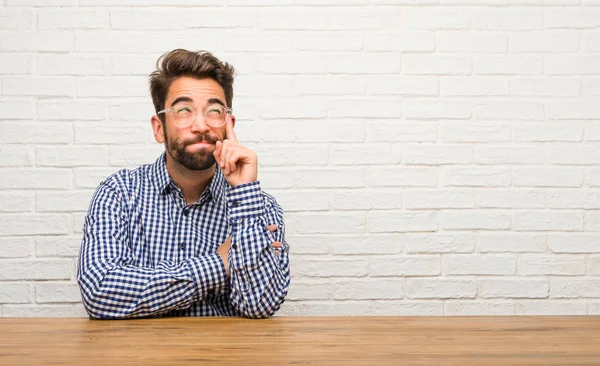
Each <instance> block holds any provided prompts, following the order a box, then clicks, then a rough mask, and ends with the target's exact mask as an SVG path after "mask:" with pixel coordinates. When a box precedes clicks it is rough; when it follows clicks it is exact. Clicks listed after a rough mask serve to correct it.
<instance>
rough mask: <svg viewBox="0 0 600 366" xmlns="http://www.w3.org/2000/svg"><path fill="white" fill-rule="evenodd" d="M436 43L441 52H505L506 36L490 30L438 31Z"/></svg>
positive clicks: (506, 45)
mask: <svg viewBox="0 0 600 366" xmlns="http://www.w3.org/2000/svg"><path fill="white" fill-rule="evenodd" d="M436 45H437V50H439V51H441V52H481V53H496V52H506V50H507V48H508V37H507V36H506V35H505V34H501V33H491V32H473V31H439V32H437V33H436Z"/></svg>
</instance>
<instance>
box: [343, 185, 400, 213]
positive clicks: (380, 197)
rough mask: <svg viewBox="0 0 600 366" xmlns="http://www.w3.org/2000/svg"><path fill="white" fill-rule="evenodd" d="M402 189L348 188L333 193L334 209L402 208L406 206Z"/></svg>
mask: <svg viewBox="0 0 600 366" xmlns="http://www.w3.org/2000/svg"><path fill="white" fill-rule="evenodd" d="M403 196H404V195H403V191H402V190H401V189H381V188H377V189H367V190H357V189H347V190H343V191H342V190H336V191H333V192H332V194H331V208H332V209H333V210H372V209H375V210H377V209H380V210H381V209H401V208H403V207H404V199H403Z"/></svg>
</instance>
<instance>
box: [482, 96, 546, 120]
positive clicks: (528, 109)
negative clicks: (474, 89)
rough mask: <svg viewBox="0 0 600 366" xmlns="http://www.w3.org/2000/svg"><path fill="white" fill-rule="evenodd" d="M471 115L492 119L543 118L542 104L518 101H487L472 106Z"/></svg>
mask: <svg viewBox="0 0 600 366" xmlns="http://www.w3.org/2000/svg"><path fill="white" fill-rule="evenodd" d="M473 117H475V118H477V119H492V120H497V119H513V120H542V119H544V104H542V103H536V102H520V101H519V102H515V101H509V102H505V101H497V102H496V101H488V102H486V103H483V104H477V105H474V106H473Z"/></svg>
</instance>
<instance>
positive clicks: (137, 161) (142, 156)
mask: <svg viewBox="0 0 600 366" xmlns="http://www.w3.org/2000/svg"><path fill="white" fill-rule="evenodd" d="M164 149H165V148H164V146H163V145H159V144H156V145H154V146H151V147H143V146H140V147H139V148H129V147H111V148H110V149H109V156H108V162H109V164H110V165H111V166H113V167H124V168H127V167H137V166H139V165H142V164H152V163H154V162H155V161H156V159H157V158H158V157H159V155H160V154H161V153H162V152H163V151H164ZM79 166H81V165H79Z"/></svg>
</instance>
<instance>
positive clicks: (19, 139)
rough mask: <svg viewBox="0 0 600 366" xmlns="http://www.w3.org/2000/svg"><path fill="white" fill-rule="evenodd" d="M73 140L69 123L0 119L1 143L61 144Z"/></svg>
mask: <svg viewBox="0 0 600 366" xmlns="http://www.w3.org/2000/svg"><path fill="white" fill-rule="evenodd" d="M72 141H73V127H72V126H71V124H70V123H60V124H57V123H43V125H40V124H39V123H35V122H34V123H28V122H12V121H11V122H8V121H6V122H2V121H0V143H2V144H62V143H70V142H72Z"/></svg>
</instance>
